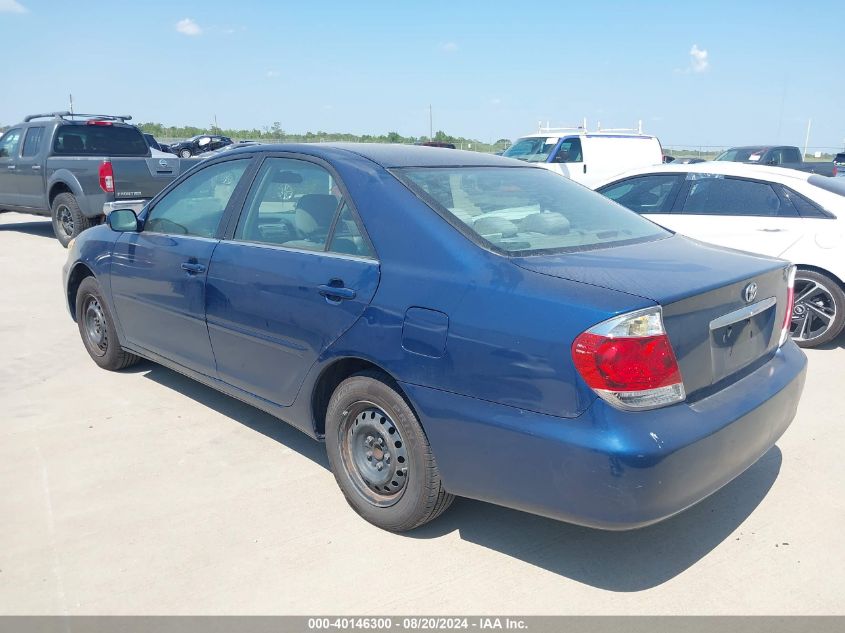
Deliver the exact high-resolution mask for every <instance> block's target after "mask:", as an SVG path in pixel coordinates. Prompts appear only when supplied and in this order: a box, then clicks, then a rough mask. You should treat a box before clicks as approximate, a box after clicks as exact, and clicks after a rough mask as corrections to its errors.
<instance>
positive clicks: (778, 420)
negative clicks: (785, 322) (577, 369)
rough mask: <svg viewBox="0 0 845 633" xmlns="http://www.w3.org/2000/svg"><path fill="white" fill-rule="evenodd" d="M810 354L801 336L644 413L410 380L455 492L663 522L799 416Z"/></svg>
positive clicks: (564, 515)
mask: <svg viewBox="0 0 845 633" xmlns="http://www.w3.org/2000/svg"><path fill="white" fill-rule="evenodd" d="M806 366H807V360H806V357H805V356H804V354H803V352H802V351H801V350H800V349H799V348H798V347H797V346H796V345H795V344H794V343H792V341H789V342H787V344H786V345H784V346H783V347H782V348H781V349H779V350H778V351H777V353H776V354H775V356H774V357H773V358H772V360H771V361H769V362H768V363H766V364H765V365H763V366H762V367H760V368H758V369H757V370H756V371H754V372H752V373H750V374H748V375H747V376H745V377H743V378H742V379H741V380H738V381H737V382H736V383H734V384H733V385H731V386H729V387H726V388H725V389H723V390H721V391H719V392H717V393H715V394H713V395H711V396H709V397H706V398H703V399H701V400H699V401H697V402H693V403H680V404H677V405H673V406H671V407H666V408H663V409H657V410H654V411H644V412H626V411H619V410H617V409H614V408H613V407H611V406H610V405H608V404H607V403H605V402H604V401H602V400H596V401H595V402H594V403H593V405H592V406H591V407H590V408H589V409H588V410H587V411H586V412H585V413H583V414H582V415H581V416H579V417H578V418H571V419H568V418H558V417H555V416H548V415H542V414H538V413H533V412H530V411H525V410H520V409H515V408H512V407H507V406H502V405H498V404H494V403H490V402H486V401H482V400H477V399H474V398H469V397H466V396H460V395H456V394H453V393H448V392H444V391H439V390H436V389H430V388H427V387H420V386H416V385H410V384H402V387H403V389H405V391H406V393H407V395H408V397H409V398H410V399H411V401H412V403H413V404H414V405H415V407H416V409H417V412H418V413H419V415H420V418H421V420H422V423H423V426H424V428H425V431H426V434H427V436H428V438H429V441H430V442H431V446H432V449H433V451H434V454H435V456H436V458H437V464H438V467H439V469H440V473H441V476H442V477H443V482H444V485H445V487H446V489H447V490H449V492H452V493H454V494H457V495H460V496H465V497H471V498H475V499H480V500H483V501H489V502H491V503H496V504H499V505H503V506H508V507H512V508H516V509H519V510H525V511H527V512H531V513H534V514H540V515H544V516H548V517H551V518H555V519H559V520H563V521H568V522H571V523H577V524H581V525H587V526H590V527H595V528H601V529H609V530H625V529H632V528H637V527H642V526H645V525H649V524H651V523H656V522H657V521H661V520H663V519H665V518H668V517H670V516H672V515H674V514H676V513H678V512H680V511H682V510H684V509H685V508H688V507H689V506H691V505H693V504H695V503H697V502H698V501H701V500H702V499H704V498H705V497H707V496H708V495H710V494H712V493H713V492H715V491H717V490H718V489H719V488H721V487H722V486H724V485H725V484H727V483H728V482H730V481H731V480H732V479H734V478H735V477H737V476H738V475H739V474H741V473H742V472H743V471H745V470H746V469H747V468H748V467H749V466H751V465H752V464H754V462H756V461H757V460H758V459H759V458H760V457H762V456H763V455H764V454H765V453H766V452H767V451H768V450H769V449H770V448H771V447H772V446H774V444H775V442H776V441H777V440H778V438H779V437H780V436H781V435H782V434H783V432H784V431H785V430H786V429H787V427H788V426H789V424H790V423H791V422H792V419H793V418H794V416H795V411H796V409H797V406H798V401H799V398H800V396H801V392H802V390H803V388H804V379H805V376H806Z"/></svg>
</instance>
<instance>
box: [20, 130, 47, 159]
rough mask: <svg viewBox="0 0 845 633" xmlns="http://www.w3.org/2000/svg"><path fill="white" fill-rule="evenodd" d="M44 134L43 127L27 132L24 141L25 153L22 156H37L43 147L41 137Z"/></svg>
mask: <svg viewBox="0 0 845 633" xmlns="http://www.w3.org/2000/svg"><path fill="white" fill-rule="evenodd" d="M43 134H44V128H43V127H31V128H29V129H28V130H27V131H26V136H25V137H24V140H23V152H22V153H21V156H35V155H36V154H37V153H38V148H39V147H40V146H41V136H42V135H43Z"/></svg>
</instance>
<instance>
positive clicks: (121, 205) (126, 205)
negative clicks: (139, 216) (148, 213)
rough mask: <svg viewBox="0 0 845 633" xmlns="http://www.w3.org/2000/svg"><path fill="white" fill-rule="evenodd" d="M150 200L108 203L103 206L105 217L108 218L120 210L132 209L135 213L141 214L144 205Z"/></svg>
mask: <svg viewBox="0 0 845 633" xmlns="http://www.w3.org/2000/svg"><path fill="white" fill-rule="evenodd" d="M148 202H149V200H141V199H139V200H115V201H114V202H106V203H104V204H103V215H105V216H108V215H109V213H111V212H112V211H117V210H118V209H132V210H133V211H134V212H135V213H139V212H140V211H141V209H143V208H144V205H145V204H147V203H148Z"/></svg>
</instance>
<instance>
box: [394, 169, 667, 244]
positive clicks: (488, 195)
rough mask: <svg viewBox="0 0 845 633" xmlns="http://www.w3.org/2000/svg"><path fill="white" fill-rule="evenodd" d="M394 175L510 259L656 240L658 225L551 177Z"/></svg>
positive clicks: (535, 172) (542, 173) (529, 172)
mask: <svg viewBox="0 0 845 633" xmlns="http://www.w3.org/2000/svg"><path fill="white" fill-rule="evenodd" d="M394 173H395V174H396V175H397V176H398V177H399V178H400V179H402V180H403V181H405V182H406V184H407V185H408V186H409V187H410V188H411V189H412V190H414V191H415V192H416V193H417V194H418V195H419V196H420V197H421V198H422V199H423V200H424V201H425V202H427V203H428V204H429V206H431V207H432V208H433V209H434V210H435V211H437V212H438V213H440V214H441V215H443V216H444V217H446V218H447V219H448V220H450V221H452V223H453V224H455V225H456V226H458V228H460V229H462V230H464V231H469V232H470V234H471V235H473V234H474V236H475V237H478V238H481V240H482V241H483V242H486V243H487V244H489V245H491V246H492V247H494V248H495V249H498V250H501V251H505V252H506V253H508V254H513V255H533V254H544V253H548V252H550V251H558V252H565V251H579V250H585V249H592V248H603V247H606V246H612V245H620V244H623V243H633V242H640V241H647V240H652V239H658V238H661V237H666V236H668V235H670V233H669V232H668V231H666V230H665V229H663V228H661V227H659V226H658V225H656V224H654V223H652V222H650V221H648V220H646V219H644V218H641V217H640V216H638V215H637V214H636V213H633V212H632V211H629V210H628V209H626V208H624V207H622V206H620V205H618V204H616V203H615V202H612V201H610V200H608V199H607V198H605V197H604V196H602V195H601V194H598V193H595V192H594V191H590V190H589V189H587V188H586V187H582V186H581V185H578V184H575V183H574V182H572V181H571V180H569V179H568V178H564V177H563V176H560V175H558V174H554V173H552V172H550V171H548V170H546V169H538V168H533V167H524V168H519V167H516V168H514V167H434V168H431V167H429V168H422V167H409V168H404V169H396V170H394Z"/></svg>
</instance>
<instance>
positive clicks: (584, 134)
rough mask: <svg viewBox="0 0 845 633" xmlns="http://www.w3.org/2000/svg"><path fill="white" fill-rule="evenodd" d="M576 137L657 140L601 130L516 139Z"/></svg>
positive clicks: (538, 134) (559, 132)
mask: <svg viewBox="0 0 845 633" xmlns="http://www.w3.org/2000/svg"><path fill="white" fill-rule="evenodd" d="M576 136H577V137H578V138H639V139H653V138H657V137H656V136H652V135H651V134H632V133H626V132H613V131H607V132H602V131H601V130H599V131H597V132H583V131H582V132H578V131H576V130H573V131H571V132H561V131H556V132H547V133H543V132H532V133H531V134H522V135H521V136H519V137H518V138H517V140H519V139H521V138H563V137H576Z"/></svg>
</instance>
